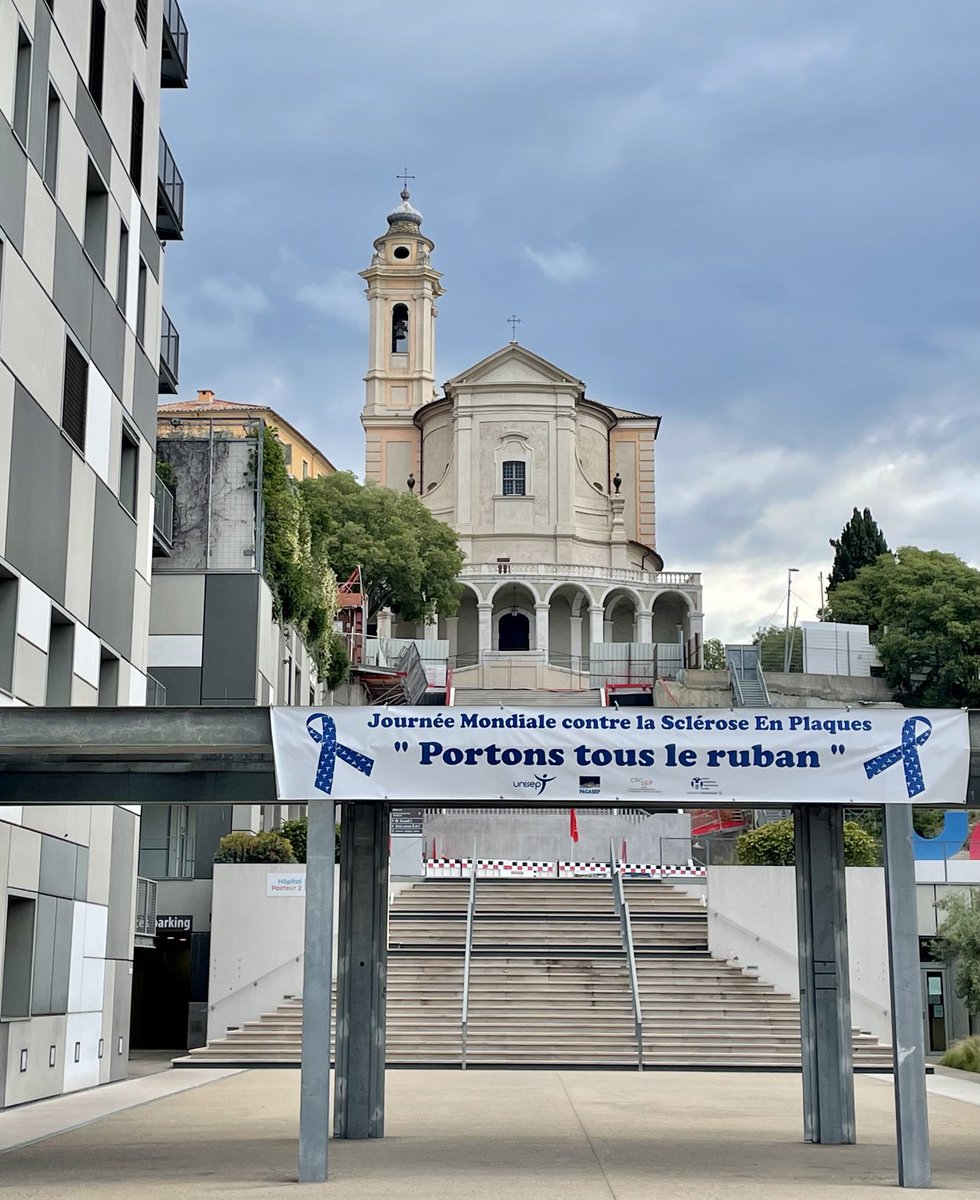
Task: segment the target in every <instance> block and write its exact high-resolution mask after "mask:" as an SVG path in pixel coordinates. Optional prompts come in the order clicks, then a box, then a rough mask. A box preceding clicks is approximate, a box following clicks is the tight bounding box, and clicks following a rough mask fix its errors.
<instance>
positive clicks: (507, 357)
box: [446, 342, 585, 391]
mask: <svg viewBox="0 0 980 1200" xmlns="http://www.w3.org/2000/svg"><path fill="white" fill-rule="evenodd" d="M494 383H506V384H508V385H512V384H522V383H526V384H538V385H540V384H565V385H571V386H573V387H574V388H576V389H577V390H579V391H581V390H583V389H584V388H585V384H584V383H583V382H582V381H581V379H577V378H576V377H575V376H574V375H570V374H569V373H568V372H567V371H562V370H561V368H560V367H556V366H555V364H554V363H550V362H548V360H547V359H546V358H542V357H541V356H540V354H535V353H534V352H533V351H531V350H528V349H526V347H524V346H519V345H517V344H516V343H515V342H511V343H510V344H509V345H507V346H504V347H503V348H502V349H500V350H498V351H496V353H494V354H491V355H489V356H488V357H487V358H484V359H482V360H481V361H480V362H478V363H475V364H474V365H473V366H472V367H470V368H469V369H468V370H466V371H462V372H460V374H459V375H456V376H455V377H454V378H453V379H450V380H449V382H448V383H447V384H446V387H447V388H456V387H466V386H467V385H471V384H481V385H486V384H494Z"/></svg>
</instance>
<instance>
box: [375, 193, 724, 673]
mask: <svg viewBox="0 0 980 1200" xmlns="http://www.w3.org/2000/svg"><path fill="white" fill-rule="evenodd" d="M421 226H422V218H421V215H420V214H419V213H418V211H417V210H416V209H415V208H413V206H412V204H411V202H410V197H409V194H408V192H407V191H403V193H402V203H401V205H400V206H399V207H397V208H396V209H395V210H394V211H393V212H392V213H390V214H389V216H388V231H387V233H385V234H384V235H382V236H381V237H379V238H378V239H377V240H376V241H375V243H374V255H373V258H372V260H371V265H370V266H369V267H368V268H367V270H365V271H363V272H362V273H361V274H362V278H363V279H364V280H365V282H366V284H367V289H366V290H367V298H368V304H369V306H370V334H369V336H370V351H369V363H368V372H367V375H366V376H365V383H366V397H365V405H364V410H363V413H362V417H361V420H362V423H363V425H364V430H365V437H366V454H365V478H366V479H367V480H369V481H373V482H376V483H380V484H382V485H384V486H386V487H390V488H394V489H396V490H404V489H405V488H409V489H412V490H415V491H417V493H418V495H419V496H420V498H421V500H422V501H423V503H424V504H425V505H426V506H427V507H428V508H429V509H430V510H431V512H432V513H433V515H434V516H436V517H438V518H439V519H440V520H443V521H445V522H446V523H447V524H448V525H450V526H452V528H453V529H455V530H456V532H457V533H458V535H459V540H460V546H461V548H462V550H463V552H464V553H465V555H466V565H465V567H464V569H463V571H462V572H461V574H460V577H459V580H460V584H461V586H462V591H463V598H462V602H461V604H460V608H459V611H458V613H457V614H456V615H455V616H452V617H440V618H439V623H438V628H434V627H433V628H429V629H427V630H425V631H424V636H425V637H426V638H429V639H433V638H436V637H438V638H442V639H444V640H445V641H447V642H448V643H449V658H450V662H451V664H453V665H454V666H455V668H456V670H457V678H458V679H460V680H461V681H462V677H461V675H460V673H461V672H465V673H466V675H467V676H468V677H470V682H472V683H475V684H476V685H478V686H494V685H495V684H497V683H498V682H499V681H500V680H501V679H502V678H504V676H502V675H501V668H502V667H503V666H506V668H507V675H506V677H507V678H508V679H510V680H512V681H514V682H513V684H512V685H513V686H545V687H561V686H567V687H576V686H581V684H580V683H579V682H576V681H578V680H581V679H582V677H583V676H585V675H587V674H589V672H590V669H591V673H592V675H593V677H595V675H596V673H597V669H598V668H599V660H601V659H603V658H608V659H609V661H610V662H612V661H614V660H620V659H625V658H627V657H628V656H629V655H630V654H631V648H634V647H635V648H636V649H635V657H636V659H637V661H638V662H639V661H646V660H650V659H652V652H651V651H650V649H649V648H650V647H653V646H656V647H657V648H658V655H659V658H660V660H661V663H667V662H669V663H671V664H673V665H678V664H679V665H685V664H686V665H689V666H697V665H699V664H700V657H701V633H702V608H701V596H702V592H701V578H700V574H699V573H697V572H690V571H681V572H677V571H665V570H664V569H663V568H664V563H663V560H662V558H661V557H660V554H659V553H658V551H657V548H656V499H655V476H656V467H655V443H656V438H657V432H658V429H659V425H660V418H659V417H658V416H654V415H652V414H647V413H642V412H632V411H627V410H624V409H619V408H615V407H611V406H609V405H606V404H602V403H600V402H599V401H597V400H593V399H591V398H590V397H589V396H588V395H587V394H586V387H585V384H584V383H583V382H582V380H581V379H578V378H577V377H576V376H575V375H574V374H571V373H569V372H567V371H565V370H563V369H562V368H560V367H558V366H556V365H555V364H554V363H551V362H548V361H547V360H546V359H544V358H542V357H540V356H539V355H537V354H535V353H533V352H532V351H531V350H528V349H527V348H526V347H524V346H521V345H519V344H518V343H517V341H516V340H514V341H511V342H510V343H509V344H507V345H505V346H503V347H502V348H501V349H499V350H497V351H495V352H494V353H492V354H490V355H489V356H488V357H486V358H484V359H483V360H482V361H480V362H478V363H476V364H475V365H474V366H472V367H470V368H469V369H468V370H466V371H464V372H462V373H461V374H459V375H457V376H456V377H455V378H453V379H450V380H449V381H448V382H447V383H446V384H445V385H444V387H443V388H442V390H439V389H438V388H437V386H436V374H435V348H436V339H435V329H436V317H437V315H438V308H437V302H438V300H439V298H440V297H441V296H442V294H443V288H442V283H441V276H440V274H439V272H438V271H436V270H435V269H434V267H433V266H432V262H431V256H432V252H433V250H434V248H435V247H434V244H433V242H432V241H431V240H430V239H429V238H428V237H427V236H426V235H425V234H424V233H423V232H422V228H421ZM392 632H393V633H394V634H395V635H396V636H403V637H417V636H420V631H417V630H416V629H415V627H414V626H412V627H411V628H409V627H396V628H394V629H393V630H392ZM613 645H615V646H616V650H613V649H611V648H610V647H611V646H613ZM644 648H645V649H644ZM515 667H517V668H523V674H521V675H520V677H519V680H520V681H519V682H518V681H515V677H514V669H515ZM600 673H601V672H600ZM607 673H608V672H607Z"/></svg>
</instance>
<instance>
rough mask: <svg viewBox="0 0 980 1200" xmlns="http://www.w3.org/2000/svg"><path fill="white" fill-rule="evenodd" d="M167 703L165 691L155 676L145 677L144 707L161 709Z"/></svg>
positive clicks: (148, 675)
mask: <svg viewBox="0 0 980 1200" xmlns="http://www.w3.org/2000/svg"><path fill="white" fill-rule="evenodd" d="M166 703H167V689H166V688H165V687H164V686H163V684H162V683H161V682H160V680H159V679H157V678H156V677H155V676H153V675H150V674H147V676H146V707H147V708H163V707H165V705H166Z"/></svg>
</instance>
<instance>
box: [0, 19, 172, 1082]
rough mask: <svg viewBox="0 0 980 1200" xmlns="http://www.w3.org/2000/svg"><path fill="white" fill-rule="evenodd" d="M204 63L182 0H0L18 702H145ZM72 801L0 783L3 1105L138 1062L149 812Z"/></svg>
mask: <svg viewBox="0 0 980 1200" xmlns="http://www.w3.org/2000/svg"><path fill="white" fill-rule="evenodd" d="M186 81H187V29H186V26H185V24H184V20H183V17H182V15H181V11H180V8H179V6H178V4H177V3H176V0H0V705H43V704H48V705H69V704H71V705H98V704H102V705H130V704H144V703H145V702H146V694H147V676H146V655H147V639H148V629H149V616H150V563H151V558H152V553H153V543H154V524H155V522H154V488H155V486H156V482H155V481H156V473H155V470H154V446H155V441H156V408H157V396H158V393H159V392H160V391H161V390H163V391H165V392H170V393H171V394H172V393H173V391H174V390H175V389H176V366H177V353H176V351H177V339H176V334H175V332H174V331H173V329H172V326H171V325H170V323H169V321H168V320H167V318H166V315H165V314H164V313H163V312H162V308H161V291H162V282H163V264H164V243H166V242H170V241H174V240H178V239H180V237H181V234H182V222H183V182H182V180H181V178H180V174H179V172H178V170H177V168H176V165H175V163H174V159H173V156H172V155H171V153H170V151H169V149H168V147H167V144H166V142H165V140H164V139H163V136H162V135H161V133H160V95H161V89H162V88H165V87H183V86H185V85H186ZM161 347H162V348H163V356H162V358H161ZM161 369H162V373H161ZM70 786H71V784H70V779H69V777H67V776H66V783H65V787H66V788H70ZM68 798H69V796H68V795H67V794H66V792H62V791H59V790H56V789H53V790H52V792H51V794H50V795H43V796H39V797H38V799H39V801H43V805H41V806H24V807H23V808H21V807H14V806H11V805H6V806H3V805H4V797H3V783H2V781H0V905H2V908H0V992H2V1001H0V1104H2V1105H9V1104H16V1103H20V1102H22V1101H25V1100H32V1099H36V1098H38V1097H40V1096H47V1095H53V1094H56V1093H58V1092H61V1091H70V1090H72V1089H75V1088H80V1087H87V1086H90V1085H92V1084H96V1083H99V1082H104V1081H106V1080H110V1079H117V1078H120V1077H121V1076H123V1075H125V1074H126V1069H127V1066H126V1064H127V1057H128V1051H129V1009H130V988H131V975H132V960H133V938H134V909H135V903H136V891H137V888H136V860H137V846H138V825H139V814H138V812H136V811H132V810H130V809H127V808H123V807H104V808H103V807H91V808H89V807H76V806H70V805H68V804H65V803H64V801H65V800H67V799H68Z"/></svg>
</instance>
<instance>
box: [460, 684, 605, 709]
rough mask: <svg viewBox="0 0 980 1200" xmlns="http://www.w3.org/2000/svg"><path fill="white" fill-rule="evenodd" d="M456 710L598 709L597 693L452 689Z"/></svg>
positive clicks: (600, 698) (508, 689) (595, 690)
mask: <svg viewBox="0 0 980 1200" xmlns="http://www.w3.org/2000/svg"><path fill="white" fill-rule="evenodd" d="M454 704H455V705H456V707H457V708H487V707H495V708H499V707H500V706H501V705H503V706H504V708H514V707H515V706H517V705H524V706H527V707H529V708H601V707H602V696H601V695H600V693H599V691H598V689H592V690H584V691H547V690H535V689H533V688H468V687H458V688H456V699H455V701H454Z"/></svg>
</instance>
